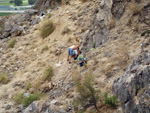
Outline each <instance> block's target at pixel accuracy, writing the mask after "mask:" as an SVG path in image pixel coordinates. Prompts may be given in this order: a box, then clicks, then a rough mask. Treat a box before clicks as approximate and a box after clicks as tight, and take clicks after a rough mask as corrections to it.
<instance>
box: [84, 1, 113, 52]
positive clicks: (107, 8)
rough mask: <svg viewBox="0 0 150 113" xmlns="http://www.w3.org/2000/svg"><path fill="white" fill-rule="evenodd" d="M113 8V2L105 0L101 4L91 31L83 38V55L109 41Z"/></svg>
mask: <svg viewBox="0 0 150 113" xmlns="http://www.w3.org/2000/svg"><path fill="white" fill-rule="evenodd" d="M111 7H112V1H111V0H103V1H101V2H99V7H98V11H97V12H95V14H93V15H94V19H93V21H92V22H91V25H90V26H89V31H88V33H86V34H85V36H84V37H83V41H82V45H81V50H82V51H83V53H85V52H87V51H89V50H90V48H93V47H98V46H100V45H102V44H103V43H105V42H106V41H107V40H108V38H109V19H110V18H111V17H112V14H111Z"/></svg>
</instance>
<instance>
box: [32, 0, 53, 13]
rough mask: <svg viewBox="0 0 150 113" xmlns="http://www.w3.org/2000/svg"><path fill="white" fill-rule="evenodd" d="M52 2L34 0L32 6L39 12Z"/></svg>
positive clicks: (51, 0) (48, 0)
mask: <svg viewBox="0 0 150 113" xmlns="http://www.w3.org/2000/svg"><path fill="white" fill-rule="evenodd" d="M52 2H54V0H36V1H35V5H34V8H35V9H37V10H38V11H39V12H41V11H45V10H46V9H48V8H49V7H50V6H51V3H52ZM39 4H40V6H39Z"/></svg>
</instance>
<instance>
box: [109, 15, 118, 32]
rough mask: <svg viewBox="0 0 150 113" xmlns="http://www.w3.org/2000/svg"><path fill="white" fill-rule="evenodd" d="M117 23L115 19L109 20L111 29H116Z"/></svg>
mask: <svg viewBox="0 0 150 113" xmlns="http://www.w3.org/2000/svg"><path fill="white" fill-rule="evenodd" d="M115 23H116V21H115V18H114V17H112V18H110V20H109V24H110V29H112V28H114V27H115Z"/></svg>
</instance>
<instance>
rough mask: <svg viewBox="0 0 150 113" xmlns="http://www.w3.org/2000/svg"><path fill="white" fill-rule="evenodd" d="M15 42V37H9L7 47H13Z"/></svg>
mask: <svg viewBox="0 0 150 113" xmlns="http://www.w3.org/2000/svg"><path fill="white" fill-rule="evenodd" d="M15 43H16V39H11V40H10V41H9V42H8V44H7V48H13V47H14V46H15Z"/></svg>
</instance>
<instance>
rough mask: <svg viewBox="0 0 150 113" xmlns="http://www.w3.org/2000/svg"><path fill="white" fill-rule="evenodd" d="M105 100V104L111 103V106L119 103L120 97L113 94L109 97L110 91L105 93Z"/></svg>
mask: <svg viewBox="0 0 150 113" xmlns="http://www.w3.org/2000/svg"><path fill="white" fill-rule="evenodd" d="M104 98H105V99H104V100H105V105H109V106H111V107H116V106H117V104H118V103H119V101H118V99H117V97H116V96H114V95H113V96H111V97H108V93H105V94H104Z"/></svg>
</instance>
